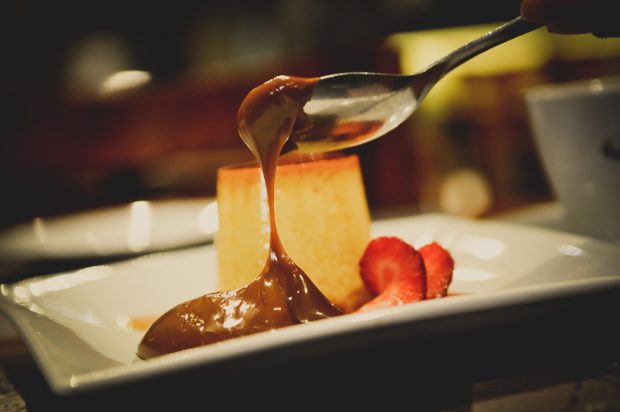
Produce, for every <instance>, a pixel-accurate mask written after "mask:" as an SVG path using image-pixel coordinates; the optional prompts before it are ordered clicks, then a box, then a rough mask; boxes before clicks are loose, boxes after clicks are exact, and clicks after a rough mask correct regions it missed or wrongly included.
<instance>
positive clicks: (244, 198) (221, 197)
mask: <svg viewBox="0 0 620 412" xmlns="http://www.w3.org/2000/svg"><path fill="white" fill-rule="evenodd" d="M216 196H217V204H218V219H219V232H218V233H217V235H216V238H215V246H216V251H217V268H218V280H219V290H232V289H236V288H239V287H241V286H243V285H245V284H248V283H249V282H251V281H252V280H254V279H255V278H256V276H257V275H258V274H259V273H260V272H261V270H262V268H263V267H264V265H265V263H266V261H267V253H268V251H269V233H270V225H269V210H268V206H267V199H266V191H265V184H264V181H263V179H262V177H261V172H260V168H259V167H258V165H255V164H246V165H238V166H227V167H222V168H220V169H219V170H218V173H217V195H216ZM275 216H276V226H277V230H278V234H279V235H280V239H281V241H282V245H283V246H284V249H285V250H286V252H287V253H288V255H289V256H290V257H291V258H292V260H293V261H294V262H295V263H296V264H297V265H298V266H299V267H300V268H301V269H302V270H303V271H304V272H305V273H306V274H307V275H308V276H309V277H310V279H311V280H312V282H313V283H314V284H315V285H316V286H317V287H318V288H319V289H320V290H321V292H322V293H323V294H325V296H326V297H327V298H328V299H329V300H330V301H331V302H332V303H334V304H335V305H336V306H338V307H339V308H340V309H342V310H343V311H345V312H351V311H353V310H355V309H357V308H358V307H359V306H361V305H362V304H364V303H365V302H367V301H368V300H369V299H370V295H369V292H368V291H367V290H366V288H365V286H364V285H363V283H362V281H361V278H360V275H359V259H360V257H361V255H362V253H363V251H364V248H365V247H366V245H367V244H368V242H369V240H370V215H369V211H368V205H367V201H366V195H365V190H364V185H363V181H362V173H361V168H360V163H359V159H358V157H357V156H356V155H336V156H330V157H323V158H318V159H316V158H308V157H303V158H301V157H298V158H293V159H288V160H287V159H284V161H282V162H281V164H280V165H279V166H278V168H277V172H276V178H275Z"/></svg>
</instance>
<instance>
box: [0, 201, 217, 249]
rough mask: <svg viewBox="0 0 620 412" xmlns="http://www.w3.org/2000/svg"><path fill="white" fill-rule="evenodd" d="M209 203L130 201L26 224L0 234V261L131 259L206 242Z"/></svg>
mask: <svg viewBox="0 0 620 412" xmlns="http://www.w3.org/2000/svg"><path fill="white" fill-rule="evenodd" d="M216 230H217V210H216V204H215V201H214V199H213V198H210V197H202V198H188V199H167V200H153V201H146V200H142V201H136V202H132V203H129V204H126V205H120V206H116V207H109V208H101V209H95V210H88V211H83V212H79V213H72V214H67V215H62V216H55V217H49V218H41V217H37V218H34V219H33V220H32V221H30V222H27V223H24V224H21V225H18V226H15V227H12V228H9V229H7V230H4V231H3V232H1V233H0V259H21V260H31V259H76V258H89V257H105V256H114V255H131V254H134V253H142V252H152V251H157V250H165V249H169V248H174V247H179V246H184V245H191V244H196V243H199V242H205V241H209V240H211V239H212V238H213V233H214V232H215V231H216Z"/></svg>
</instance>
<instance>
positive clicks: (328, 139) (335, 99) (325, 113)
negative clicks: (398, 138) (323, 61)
mask: <svg viewBox="0 0 620 412" xmlns="http://www.w3.org/2000/svg"><path fill="white" fill-rule="evenodd" d="M539 27H541V25H540V24H535V23H528V22H526V21H524V20H523V19H522V18H521V17H517V18H515V19H513V20H510V21H509V22H507V23H504V24H503V25H501V26H499V27H497V28H495V29H493V30H491V31H489V32H487V33H486V34H484V35H482V36H481V37H479V38H477V39H475V40H473V41H471V42H470V43H467V44H465V45H464V46H462V47H460V48H458V49H456V50H455V51H453V52H452V53H450V54H448V55H447V56H445V57H443V58H441V59H440V60H437V61H436V62H435V63H433V64H431V65H430V66H429V67H428V68H427V69H425V70H424V71H422V72H419V73H416V74H413V75H399V74H383V73H367V72H351V73H338V74H332V75H328V76H323V77H320V78H318V79H317V82H316V84H315V85H314V89H313V92H312V95H311V97H310V99H309V100H308V101H307V102H306V104H305V105H304V106H303V109H302V110H303V111H302V113H300V115H299V117H298V119H297V121H296V123H295V126H294V128H293V131H292V133H291V135H290V137H289V140H288V141H287V144H286V145H285V147H284V150H283V151H284V152H288V151H291V150H295V149H296V150H298V151H300V152H326V151H333V150H340V149H345V148H349V147H353V146H357V145H359V144H362V143H366V142H368V141H370V140H373V139H376V138H378V137H380V136H382V135H384V134H385V133H387V132H389V131H390V130H392V129H394V128H395V127H397V126H398V125H400V124H401V123H402V122H403V121H405V120H406V119H407V118H408V117H409V116H410V115H411V114H412V113H413V112H414V111H415V110H416V108H417V107H418V106H419V105H420V103H421V102H422V100H424V98H425V97H426V95H427V94H428V92H429V91H430V90H431V89H432V88H433V86H435V84H436V83H437V82H438V81H439V80H440V79H441V78H443V77H444V76H445V75H446V74H447V73H449V72H450V71H451V70H453V69H455V68H456V67H458V66H460V65H461V64H463V63H465V62H466V61H468V60H469V59H471V58H472V57H474V56H477V55H478V54H480V53H482V52H484V51H486V50H488V49H490V48H492V47H494V46H497V45H498V44H501V43H504V42H506V41H508V40H510V39H513V38H515V37H517V36H520V35H522V34H525V33H528V32H530V31H532V30H534V29H536V28H539Z"/></svg>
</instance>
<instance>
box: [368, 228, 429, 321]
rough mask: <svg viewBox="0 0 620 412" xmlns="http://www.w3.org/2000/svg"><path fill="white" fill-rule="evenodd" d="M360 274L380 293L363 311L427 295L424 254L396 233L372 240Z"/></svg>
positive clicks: (376, 292)
mask: <svg viewBox="0 0 620 412" xmlns="http://www.w3.org/2000/svg"><path fill="white" fill-rule="evenodd" d="M360 274H361V276H362V280H363V281H364V284H365V285H366V287H367V288H368V289H369V290H370V291H371V292H373V293H375V294H378V295H379V296H377V297H375V298H374V299H373V300H371V301H370V302H368V303H367V304H366V305H364V306H362V307H361V308H360V309H359V311H365V310H368V309H371V308H377V307H387V306H394V305H402V304H404V303H409V302H414V301H418V300H422V299H424V297H425V291H426V271H425V269H424V262H423V260H422V256H421V255H420V253H418V251H416V250H415V249H414V248H413V246H411V245H409V244H408V243H406V242H404V241H402V240H401V239H398V238H396V237H379V238H376V239H374V240H372V241H371V242H370V243H369V244H368V246H367V247H366V250H365V251H364V254H363V255H362V258H361V260H360Z"/></svg>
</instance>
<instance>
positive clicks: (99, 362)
mask: <svg viewBox="0 0 620 412" xmlns="http://www.w3.org/2000/svg"><path fill="white" fill-rule="evenodd" d="M373 232H374V233H373V236H380V235H390V236H399V237H401V238H402V239H404V240H406V241H409V242H411V243H412V244H413V245H414V246H421V245H423V244H425V243H427V242H429V241H431V240H436V241H438V242H440V243H441V244H442V245H444V247H446V248H447V249H449V250H450V251H451V253H452V255H453V257H454V259H455V265H456V269H455V274H454V281H453V284H452V286H451V288H450V291H451V292H454V293H456V294H459V295H457V296H451V297H448V298H443V299H437V300H433V301H423V302H418V303H415V304H410V305H405V306H401V307H396V308H389V309H385V310H379V311H375V312H370V313H365V314H355V315H346V316H341V317H337V318H332V319H327V320H322V321H318V322H314V323H311V324H306V325H296V326H291V327H288V328H283V329H279V330H276V331H272V332H269V333H260V334H256V335H252V336H247V337H242V338H237V339H233V340H229V341H225V342H221V343H219V344H214V345H210V346H205V347H200V348H196V349H191V350H187V351H183V352H179V353H175V354H171V355H167V356H162V357H159V358H155V359H152V360H149V361H142V360H139V359H138V358H137V357H136V355H135V352H136V348H137V345H138V343H139V341H140V339H141V336H142V333H141V332H138V331H135V330H133V329H131V328H130V327H128V321H129V319H132V318H136V317H143V316H157V315H160V314H161V313H163V312H164V311H165V310H167V309H169V308H170V307H172V306H174V305H176V304H177V303H180V302H182V301H185V300H187V299H190V298H193V297H196V296H198V295H201V294H204V293H206V292H209V291H213V290H214V289H215V287H216V261H215V253H214V249H213V246H211V245H204V246H198V247H194V248H190V249H186V250H179V251H173V252H161V253H155V254H151V255H146V256H142V257H139V258H136V259H133V260H129V261H125V262H121V263H116V264H110V265H105V266H93V267H88V268H84V269H81V270H78V271H74V272H69V273H61V274H56V275H50V276H43V277H38V278H33V279H29V280H25V281H21V282H18V283H14V284H4V285H2V286H1V295H0V309H1V310H2V311H3V313H4V314H5V315H6V316H7V317H8V318H9V319H10V320H11V321H12V322H13V323H14V324H15V326H16V327H17V329H18V331H19V332H20V334H21V336H22V338H23V339H24V341H25V342H26V343H27V345H28V346H29V348H30V350H31V352H32V354H33V356H34V358H35V360H36V361H37V363H38V365H39V367H40V368H41V370H42V372H43V374H44V375H45V377H46V379H47V381H48V383H49V385H50V387H51V388H52V390H53V391H54V392H56V393H58V394H69V393H74V392H78V391H84V390H88V389H93V388H102V387H105V386H109V385H113V384H121V383H123V382H135V381H139V380H141V379H144V378H148V377H156V376H161V375H164V374H170V373H174V372H179V371H183V370H186V369H189V368H195V367H200V368H207V369H208V368H209V367H210V365H212V364H214V363H215V362H218V363H220V364H221V362H226V361H232V360H234V359H235V358H238V357H240V356H243V355H247V354H249V353H254V352H257V351H261V350H264V349H274V348H282V347H285V346H287V345H291V344H295V343H299V342H308V341H315V342H316V344H324V345H330V344H329V342H333V340H330V339H325V340H322V339H323V338H330V337H337V336H339V335H343V334H347V333H358V332H370V333H372V332H373V330H376V328H378V327H381V326H385V325H395V326H398V325H405V324H406V325H412V324H415V323H417V322H427V321H429V320H431V321H437V322H441V320H442V319H444V318H446V317H448V316H451V315H455V314H459V315H463V314H465V315H466V314H468V313H473V312H475V311H480V310H493V309H496V308H499V307H506V306H510V305H516V304H524V303H525V304H527V303H529V302H541V301H545V300H549V299H553V298H561V297H570V296H577V295H582V294H586V293H590V292H595V291H599V290H602V289H607V288H610V287H617V286H619V285H620V270H619V268H620V250H619V249H620V248H618V247H617V245H614V244H610V243H605V242H601V241H596V240H593V239H590V238H586V237H581V236H577V235H572V234H566V233H562V232H553V231H549V230H544V229H535V228H531V227H525V226H518V225H513V224H509V223H502V222H496V221H491V220H487V221H484V220H483V221H481V220H465V219H460V218H455V217H450V216H444V215H420V216H414V217H406V218H399V219H391V220H384V221H378V222H374V223H373ZM460 293H462V295H460ZM325 350H327V351H329V350H330V347H326V348H325ZM333 350H338V349H337V347H336V346H334V347H333Z"/></svg>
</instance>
